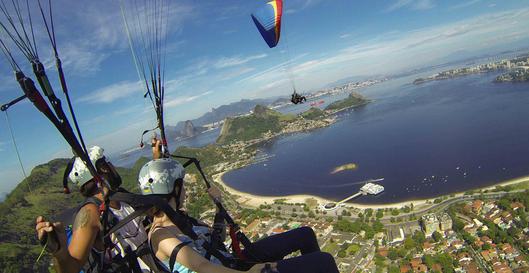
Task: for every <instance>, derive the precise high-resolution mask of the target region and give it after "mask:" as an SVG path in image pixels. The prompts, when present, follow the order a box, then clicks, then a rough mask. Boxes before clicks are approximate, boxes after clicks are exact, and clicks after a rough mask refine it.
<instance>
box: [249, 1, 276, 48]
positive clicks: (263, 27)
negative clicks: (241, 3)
mask: <svg viewBox="0 0 529 273" xmlns="http://www.w3.org/2000/svg"><path fill="white" fill-rule="evenodd" d="M281 15H283V0H272V1H270V2H268V3H266V5H264V6H262V7H261V8H259V9H258V10H257V11H256V12H254V13H252V19H253V22H254V23H255V26H257V29H258V30H259V32H260V33H261V35H262V36H263V39H264V40H265V41H266V43H267V44H268V46H269V47H270V48H273V47H275V46H276V45H277V43H279V36H280V34H281Z"/></svg>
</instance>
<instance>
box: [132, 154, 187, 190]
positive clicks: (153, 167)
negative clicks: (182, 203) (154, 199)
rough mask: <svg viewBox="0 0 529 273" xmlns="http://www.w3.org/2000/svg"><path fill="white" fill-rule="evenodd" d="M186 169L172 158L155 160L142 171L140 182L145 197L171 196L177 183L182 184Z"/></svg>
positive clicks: (148, 163) (144, 166)
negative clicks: (153, 195)
mask: <svg viewBox="0 0 529 273" xmlns="http://www.w3.org/2000/svg"><path fill="white" fill-rule="evenodd" d="M184 176H185V169H184V167H183V166H182V164H180V163H179V162H178V161H176V160H174V159H170V158H160V159H154V160H151V161H149V162H147V163H146V164H145V165H143V167H142V168H141V170H140V174H139V177H138V181H139V183H140V190H141V193H142V194H143V195H148V194H170V193H172V192H173V190H174V188H175V184H176V183H177V182H179V183H181V182H182V181H183V179H184Z"/></svg>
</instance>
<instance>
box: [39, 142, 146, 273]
mask: <svg viewBox="0 0 529 273" xmlns="http://www.w3.org/2000/svg"><path fill="white" fill-rule="evenodd" d="M89 157H90V161H92V163H93V164H94V166H95V167H96V169H97V172H98V173H99V175H101V177H102V178H103V179H104V180H105V181H106V182H108V183H109V184H110V185H111V187H112V188H113V189H114V188H118V187H119V186H120V185H121V177H120V176H119V174H118V173H117V171H116V169H115V168H114V166H113V165H112V163H110V162H108V161H107V160H106V158H105V155H104V154H103V149H102V148H100V147H97V146H95V147H92V148H91V149H90V150H89ZM68 169H70V171H69V170H68ZM68 171H69V174H67V173H66V172H68ZM66 172H65V175H68V177H69V179H70V180H71V181H72V182H73V183H74V184H75V185H76V186H78V187H79V190H80V192H81V194H82V195H83V196H84V197H86V200H85V201H84V202H83V203H82V204H81V205H80V206H79V209H78V211H77V213H76V215H75V220H74V223H73V234H72V237H71V241H70V243H69V245H67V236H66V234H65V229H64V226H63V224H62V223H50V222H48V221H46V219H45V218H44V217H42V216H39V217H37V220H36V222H37V224H36V227H35V228H36V231H37V235H38V238H39V240H43V238H44V237H45V236H47V238H48V240H47V243H46V244H47V250H48V251H49V252H51V254H52V255H53V259H54V262H53V264H54V265H55V268H56V270H57V271H58V272H63V273H64V272H72V273H74V272H75V273H79V271H81V270H83V271H84V272H85V273H88V272H95V271H97V272H99V269H98V266H100V265H101V262H100V261H102V260H103V261H104V263H105V267H104V268H106V270H107V271H106V272H132V269H131V268H130V267H131V265H130V264H126V263H125V262H124V261H123V260H122V259H118V257H119V256H120V257H124V256H125V254H126V250H127V248H128V247H130V250H132V251H135V250H136V249H137V248H138V247H139V246H140V245H142V244H143V243H145V242H146V241H147V233H146V231H145V229H144V227H143V225H142V223H140V221H139V220H137V219H136V220H133V221H131V222H129V223H127V224H126V225H125V226H123V227H122V228H120V229H119V230H118V231H116V232H115V233H113V234H112V235H111V236H110V237H111V241H112V245H113V247H112V249H105V244H104V241H103V238H102V235H103V232H102V224H101V222H100V219H101V216H102V213H101V211H100V208H101V204H102V203H103V200H104V196H105V195H106V194H107V193H108V192H109V189H108V187H107V186H106V183H99V182H97V181H96V180H94V179H93V177H92V174H91V173H90V171H89V170H88V168H87V166H86V165H85V164H84V163H83V161H82V160H81V159H80V158H78V157H77V158H75V161H74V162H73V164H69V168H67V170H66ZM65 178H66V177H65ZM109 212H110V213H109V214H110V215H109V219H110V221H112V220H113V219H115V220H116V221H119V220H121V219H123V218H125V217H126V216H128V215H129V214H131V213H133V212H134V209H133V208H132V207H131V206H129V205H128V204H125V203H121V202H116V201H111V202H110V211H109ZM110 221H109V222H110ZM50 237H52V238H51V239H50ZM144 259H147V257H144ZM151 259H152V257H151ZM138 263H139V266H140V267H141V270H142V271H143V272H149V268H148V266H147V265H146V264H145V263H144V262H143V261H142V260H138Z"/></svg>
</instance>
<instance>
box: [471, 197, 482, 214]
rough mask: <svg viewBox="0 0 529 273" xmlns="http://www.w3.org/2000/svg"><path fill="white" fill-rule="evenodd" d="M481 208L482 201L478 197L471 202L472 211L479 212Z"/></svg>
mask: <svg viewBox="0 0 529 273" xmlns="http://www.w3.org/2000/svg"><path fill="white" fill-rule="evenodd" d="M482 208H483V201H481V200H479V199H478V200H474V202H472V211H473V212H474V213H480V212H481V209H482Z"/></svg>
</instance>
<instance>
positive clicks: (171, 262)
mask: <svg viewBox="0 0 529 273" xmlns="http://www.w3.org/2000/svg"><path fill="white" fill-rule="evenodd" d="M190 243H191V242H183V243H180V244H178V245H177V246H175V247H174V248H173V251H171V256H170V257H169V269H170V270H171V272H173V270H174V264H175V263H176V255H178V252H180V249H182V248H183V247H184V246H186V245H188V244H190Z"/></svg>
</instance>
